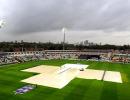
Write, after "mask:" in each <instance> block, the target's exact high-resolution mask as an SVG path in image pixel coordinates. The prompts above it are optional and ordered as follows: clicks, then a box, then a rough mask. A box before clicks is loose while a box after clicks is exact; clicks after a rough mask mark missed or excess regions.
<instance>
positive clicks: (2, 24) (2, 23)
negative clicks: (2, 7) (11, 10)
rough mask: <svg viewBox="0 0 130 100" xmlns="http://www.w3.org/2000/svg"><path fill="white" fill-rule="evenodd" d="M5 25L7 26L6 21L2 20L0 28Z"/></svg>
mask: <svg viewBox="0 0 130 100" xmlns="http://www.w3.org/2000/svg"><path fill="white" fill-rule="evenodd" d="M4 24H5V22H4V20H0V28H2V27H3V26H4Z"/></svg>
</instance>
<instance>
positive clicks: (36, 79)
mask: <svg viewBox="0 0 130 100" xmlns="http://www.w3.org/2000/svg"><path fill="white" fill-rule="evenodd" d="M69 66H70V65H69ZM74 66H76V64H72V67H68V68H67V67H64V68H61V67H58V66H48V65H40V66H36V67H33V68H29V69H25V70H22V71H25V72H34V73H39V74H38V75H35V76H32V77H30V78H27V79H24V80H22V82H26V83H30V84H37V85H42V86H47V87H53V88H59V89H61V88H63V87H64V86H66V85H67V84H68V83H69V82H70V81H71V80H73V79H74V78H83V79H97V80H103V81H110V82H117V83H122V79H121V75H120V72H115V71H104V70H93V69H85V70H84V71H80V70H79V68H76V67H74ZM78 66H79V65H78ZM81 66H82V65H81ZM85 66H86V68H87V67H88V65H85ZM64 69H65V70H64ZM59 71H60V73H59Z"/></svg>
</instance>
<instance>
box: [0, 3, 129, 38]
mask: <svg viewBox="0 0 130 100" xmlns="http://www.w3.org/2000/svg"><path fill="white" fill-rule="evenodd" d="M129 10H130V0H1V1H0V18H2V17H4V18H5V19H6V26H5V27H4V28H3V29H1V30H0V34H2V35H4V34H5V33H6V35H7V34H12V37H11V39H12V38H13V36H15V35H18V36H19V35H20V36H22V35H23V34H25V35H26V34H29V33H31V34H34V33H38V32H40V33H41V34H48V32H49V33H50V34H53V31H54V32H55V31H56V30H61V29H62V27H66V28H68V30H74V31H76V30H77V31H78V32H79V31H84V32H81V33H82V34H83V35H82V34H80V35H82V36H81V37H80V39H84V35H85V34H88V35H85V36H88V37H89V36H90V37H89V38H91V36H92V35H94V36H95V37H98V38H99V36H100V37H101V36H104V35H105V36H106V35H108V34H109V35H111V36H113V32H121V31H122V32H124V31H130V27H129V26H130V21H129V19H130V17H129V16H130V11H129ZM86 31H87V32H86ZM89 31H98V32H100V31H102V32H101V33H98V34H96V33H95V32H94V33H93V32H89ZM78 32H75V34H76V35H75V36H77V37H75V38H79V36H78V35H77V34H79V33H78ZM85 32H86V33H85ZM99 34H100V35H99ZM25 35H23V36H22V37H26V36H25ZM9 36H10V35H9ZM14 38H15V37H14ZM70 40H71V39H70ZM77 40H78V39H77Z"/></svg>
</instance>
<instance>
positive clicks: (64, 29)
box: [62, 28, 66, 50]
mask: <svg viewBox="0 0 130 100" xmlns="http://www.w3.org/2000/svg"><path fill="white" fill-rule="evenodd" d="M65 31H66V28H63V29H62V32H63V34H64V37H63V50H65Z"/></svg>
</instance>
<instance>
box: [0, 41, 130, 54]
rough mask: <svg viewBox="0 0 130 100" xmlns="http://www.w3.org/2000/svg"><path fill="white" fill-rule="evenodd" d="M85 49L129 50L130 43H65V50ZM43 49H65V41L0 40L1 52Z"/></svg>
mask: <svg viewBox="0 0 130 100" xmlns="http://www.w3.org/2000/svg"><path fill="white" fill-rule="evenodd" d="M85 49H100V50H108V49H113V50H128V49H130V45H123V46H119V45H110V44H105V45H99V44H96V45H90V46H84V45H81V44H77V45H75V44H69V43H65V50H85ZM42 50H63V43H52V42H47V43H42V42H38V43H37V42H24V41H21V42H17V41H15V42H0V51H1V52H16V51H42Z"/></svg>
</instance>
